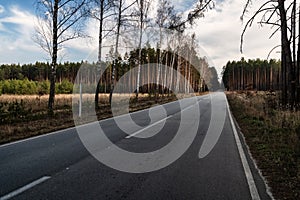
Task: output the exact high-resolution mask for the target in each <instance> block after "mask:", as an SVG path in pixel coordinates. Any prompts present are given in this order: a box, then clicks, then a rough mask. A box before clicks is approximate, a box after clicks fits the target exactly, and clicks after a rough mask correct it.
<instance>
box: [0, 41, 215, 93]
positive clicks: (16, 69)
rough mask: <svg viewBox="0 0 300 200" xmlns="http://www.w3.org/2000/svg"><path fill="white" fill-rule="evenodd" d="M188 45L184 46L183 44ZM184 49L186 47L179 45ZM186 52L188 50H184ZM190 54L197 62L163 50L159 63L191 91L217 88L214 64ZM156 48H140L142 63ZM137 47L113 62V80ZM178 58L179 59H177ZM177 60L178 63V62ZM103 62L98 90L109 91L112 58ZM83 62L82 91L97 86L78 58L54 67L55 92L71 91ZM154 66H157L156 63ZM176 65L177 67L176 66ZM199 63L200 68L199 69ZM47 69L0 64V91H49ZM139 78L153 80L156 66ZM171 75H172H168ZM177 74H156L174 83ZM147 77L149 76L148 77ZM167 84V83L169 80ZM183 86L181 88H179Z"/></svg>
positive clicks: (148, 88)
mask: <svg viewBox="0 0 300 200" xmlns="http://www.w3.org/2000/svg"><path fill="white" fill-rule="evenodd" d="M185 47H186V48H188V47H187V46H185ZM182 50H183V51H186V50H187V49H182ZM187 52H189V51H187ZM191 52H193V54H194V58H195V61H193V62H194V63H196V64H197V66H194V65H191V63H190V62H189V61H188V60H186V59H184V58H181V57H180V58H179V55H177V54H175V55H174V53H172V52H167V51H163V52H162V54H163V60H162V64H163V65H166V66H171V67H172V68H174V69H175V70H177V69H178V70H179V71H180V74H181V75H182V76H183V77H185V78H186V80H187V81H189V83H190V84H191V85H192V87H193V90H194V91H195V92H203V91H208V90H211V91H213V90H217V89H218V88H219V82H218V75H217V71H216V69H215V68H211V67H209V64H208V63H207V61H206V59H205V58H201V57H198V56H196V52H195V50H191ZM159 54H160V52H159V50H156V49H154V48H151V47H148V48H143V49H142V63H143V64H145V65H147V64H150V63H157V60H158V58H159ZM137 55H138V50H134V51H131V52H129V53H125V54H124V56H123V57H121V56H119V58H118V60H117V64H116V65H115V81H116V82H117V81H118V80H119V79H120V78H121V77H122V76H123V75H124V74H125V73H126V72H128V71H130V69H132V68H134V67H135V66H136V62H137ZM178 60H179V61H178ZM179 62H180V63H179ZM103 64H104V65H108V68H107V69H106V70H105V71H104V73H103V75H102V77H101V79H100V83H99V86H100V87H99V92H100V93H109V92H110V89H111V84H112V81H113V80H112V64H113V63H112V62H111V61H110V60H109V59H108V60H107V61H106V62H103ZM83 65H84V66H85V69H87V70H89V71H88V72H86V73H85V74H89V76H86V77H84V78H83V79H82V80H83V83H84V84H85V85H87V86H88V87H89V88H90V89H89V90H85V91H86V92H89V93H93V92H95V90H96V86H97V74H96V73H95V72H96V70H97V64H96V63H88V62H86V61H82V62H65V63H59V64H58V65H57V68H56V82H57V84H56V93H58V94H71V93H72V92H73V83H74V81H75V78H76V76H77V73H78V70H79V68H80V67H81V66H83ZM156 66H158V65H157V64H156ZM178 66H180V67H178ZM200 66H201V69H200ZM200 72H202V73H203V74H204V75H205V79H204V78H203V77H202V76H201V74H200ZM50 73H51V65H50V64H49V63H41V62H36V63H34V64H24V65H20V64H11V65H0V94H39V95H44V94H49V89H50V82H49V79H50ZM146 73H147V74H145V73H144V74H145V76H143V77H141V78H142V79H149V82H152V83H155V82H156V79H157V76H156V75H157V74H158V68H157V67H155V66H154V67H152V68H150V70H149V71H148V72H146ZM171 76H173V77H171ZM176 76H177V74H174V73H172V74H165V75H164V72H161V71H160V76H159V78H161V79H162V81H163V82H167V79H168V80H173V83H172V84H174V85H175V84H176V83H175V82H176ZM136 78H137V77H136V76H134V75H132V78H131V81H132V83H131V84H132V85H136ZM150 79H151V80H150ZM127 84H129V83H127ZM170 84H171V83H170ZM186 85H187V84H185V83H183V85H182V86H180V87H186ZM156 89H157V87H156V84H148V85H145V86H143V87H141V89H140V92H141V93H154V92H155V90H156ZM183 90H184V89H183ZM157 92H158V93H161V94H162V93H164V92H171V91H167V89H166V88H162V87H161V86H160V88H159V90H158V91H157Z"/></svg>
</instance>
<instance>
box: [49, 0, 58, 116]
mask: <svg viewBox="0 0 300 200" xmlns="http://www.w3.org/2000/svg"><path fill="white" fill-rule="evenodd" d="M58 2H59V0H55V1H54V7H53V29H52V31H53V41H52V45H53V49H52V62H51V75H50V94H49V101H48V109H49V112H50V113H53V105H54V98H55V79H56V66H57V49H58V47H57V45H58V44H57V31H58V30H57V15H58Z"/></svg>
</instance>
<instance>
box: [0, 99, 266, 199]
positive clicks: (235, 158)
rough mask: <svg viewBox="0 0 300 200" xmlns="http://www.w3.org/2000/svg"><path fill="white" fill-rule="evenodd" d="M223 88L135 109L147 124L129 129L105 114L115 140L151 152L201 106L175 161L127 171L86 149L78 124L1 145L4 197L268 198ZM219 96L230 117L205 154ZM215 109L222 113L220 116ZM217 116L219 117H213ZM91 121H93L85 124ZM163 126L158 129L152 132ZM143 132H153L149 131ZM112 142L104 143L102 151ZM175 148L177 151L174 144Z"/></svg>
mask: <svg viewBox="0 0 300 200" xmlns="http://www.w3.org/2000/svg"><path fill="white" fill-rule="evenodd" d="M222 96H224V94H223V93H215V94H212V95H206V96H202V97H197V101H196V102H197V103H196V105H194V104H190V102H191V101H190V100H188V99H187V100H184V104H185V108H184V109H183V108H180V107H179V105H180V104H179V102H178V101H177V102H173V103H169V104H166V105H163V106H164V108H165V111H164V112H161V107H157V109H156V108H152V111H150V114H149V109H148V110H143V111H139V112H136V113H133V114H131V115H130V116H131V117H132V119H133V121H134V122H135V123H136V124H137V125H139V126H140V127H142V128H141V129H140V130H136V129H137V127H138V126H137V127H128V130H127V131H129V132H130V131H131V132H132V134H131V136H128V135H127V134H126V133H125V132H124V131H122V130H121V129H120V128H119V127H118V126H117V124H116V122H115V120H114V119H108V120H103V121H100V125H101V127H102V129H103V130H104V132H105V133H106V134H107V137H108V138H109V139H110V141H112V143H113V144H114V145H116V146H117V147H119V148H121V149H125V150H127V151H131V152H136V153H146V152H153V151H157V150H159V149H161V148H163V147H164V146H166V145H167V144H168V143H169V142H170V141H172V140H173V139H174V138H176V137H175V135H176V131H177V130H178V129H179V124H180V121H181V120H182V116H183V112H185V115H187V116H188V114H189V113H190V112H191V113H192V111H193V109H194V106H199V109H200V111H201V112H200V113H199V116H200V120H199V121H196V123H197V124H196V125H197V126H196V127H197V132H196V135H195V138H194V140H193V142H192V144H191V145H190V146H189V147H188V148H187V151H185V152H184V154H183V155H182V156H180V157H179V158H178V159H177V160H176V161H175V162H173V163H171V164H170V165H168V166H166V167H163V168H161V169H159V170H156V171H153V172H147V173H146V172H145V173H128V172H122V171H119V170H116V169H113V168H111V167H108V166H107V165H104V164H102V163H101V162H99V161H98V160H97V159H96V158H95V157H93V156H92V155H91V154H90V153H89V152H88V151H87V149H86V148H85V146H84V145H83V144H82V142H81V140H80V138H79V136H78V134H77V131H76V129H75V128H70V129H67V130H63V131H59V132H55V133H51V134H48V135H44V136H41V137H36V138H32V139H29V140H23V141H19V142H16V143H11V144H8V145H2V146H0V200H4V199H139V200H140V199H239V200H241V199H270V197H269V195H268V194H267V192H266V187H265V184H264V182H263V180H262V178H261V177H260V175H259V173H258V171H257V169H256V168H255V166H254V164H253V161H252V160H251V158H250V157H249V154H248V152H247V149H246V147H245V144H244V143H243V139H242V137H241V135H240V134H239V133H238V134H237V135H235V132H234V131H235V128H234V127H233V126H232V123H231V119H230V114H229V113H228V110H227V102H226V99H225V98H222ZM216 97H221V98H216ZM224 97H225V96H224ZM213 99H215V102H214V103H215V105H223V106H224V107H225V108H226V109H225V110H224V112H225V114H226V115H225V122H224V126H223V125H222V130H221V135H220V137H219V138H218V140H217V141H216V144H215V145H214V147H213V149H212V150H211V151H210V152H209V154H208V155H206V156H204V157H203V156H202V157H201V156H200V155H199V150H200V147H202V146H204V145H206V144H205V143H207V141H209V140H210V139H209V138H210V137H209V136H208V134H215V133H214V131H217V129H216V128H214V127H216V125H217V124H218V123H222V122H220V121H219V118H218V116H221V115H220V114H218V113H215V112H213V111H212V110H213V109H212V106H211V105H212V102H213ZM153 111H154V112H153ZM149 115H151V116H152V121H151V118H150V117H149ZM212 115H216V116H215V118H214V117H212ZM193 118H194V117H193V116H191V117H190V119H191V120H192V119H193ZM211 119H215V120H214V122H213V123H212V124H211V125H210V120H211ZM210 126H211V127H210ZM88 128H89V125H86V126H83V127H81V129H85V130H87V129H88ZM160 128H161V130H160V131H159V133H158V134H156V135H151V134H153V132H155V131H156V130H159V129H160ZM183 128H184V132H185V133H186V134H187V135H188V134H189V133H190V132H191V131H190V130H191V129H192V127H191V125H190V124H189V123H187V124H186V125H185V126H183ZM151 130H154V131H151ZM209 130H210V131H209ZM145 133H148V134H150V136H152V137H149V138H146V137H147V135H145ZM148 136H149V135H148ZM238 138H239V139H238ZM237 140H240V141H241V143H239V141H237ZM109 148H110V147H105V148H100V149H98V152H103V151H107V149H109ZM241 151H242V152H241ZM243 152H244V153H243ZM169 153H170V156H171V154H172V152H169ZM112 159H114V158H112ZM160 162H163V157H161V159H157V160H156V163H155V164H157V166H159V165H160ZM245 162H246V164H245ZM117 164H118V166H119V168H122V166H123V165H124V166H125V165H126V166H130V165H131V162H130V161H128V162H124V160H123V161H120V162H117ZM132 165H133V164H132ZM247 166H248V168H247ZM132 168H134V169H135V168H136V166H132ZM247 169H248V171H247Z"/></svg>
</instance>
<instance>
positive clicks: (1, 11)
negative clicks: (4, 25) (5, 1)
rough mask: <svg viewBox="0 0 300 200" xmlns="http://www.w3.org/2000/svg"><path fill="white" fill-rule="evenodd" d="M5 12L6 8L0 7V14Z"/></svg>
mask: <svg viewBox="0 0 300 200" xmlns="http://www.w3.org/2000/svg"><path fill="white" fill-rule="evenodd" d="M4 12H5V8H4V6H2V5H0V14H1V13H4Z"/></svg>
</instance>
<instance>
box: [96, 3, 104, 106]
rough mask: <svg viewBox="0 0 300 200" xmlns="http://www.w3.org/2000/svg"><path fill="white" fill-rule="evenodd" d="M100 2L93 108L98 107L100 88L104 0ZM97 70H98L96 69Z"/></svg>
mask: <svg viewBox="0 0 300 200" xmlns="http://www.w3.org/2000/svg"><path fill="white" fill-rule="evenodd" d="M99 3H100V19H99V46H98V61H97V70H96V72H97V76H96V77H97V78H96V79H99V80H97V87H96V92H95V108H96V109H98V108H99V90H100V79H101V77H98V76H100V74H101V62H102V60H101V56H102V39H103V38H102V37H103V36H102V33H103V15H104V13H103V12H104V0H99ZM98 70H99V71H98Z"/></svg>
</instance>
